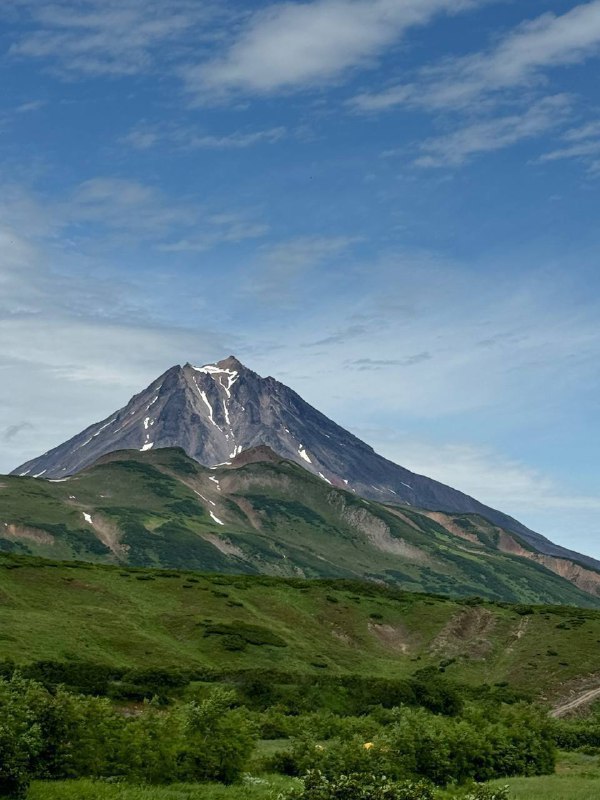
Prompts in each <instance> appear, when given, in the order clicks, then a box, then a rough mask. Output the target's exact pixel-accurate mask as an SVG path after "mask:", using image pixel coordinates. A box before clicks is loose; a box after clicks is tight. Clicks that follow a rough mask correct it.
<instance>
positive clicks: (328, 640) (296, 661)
mask: <svg viewBox="0 0 600 800" xmlns="http://www.w3.org/2000/svg"><path fill="white" fill-rule="evenodd" d="M223 624H225V625H226V626H227V625H229V626H232V629H229V628H227V627H226V628H224V629H222V633H227V632H235V631H237V632H240V631H241V634H242V636H245V635H246V633H247V631H248V630H250V631H251V633H252V629H248V628H247V627H244V626H248V625H251V626H258V627H259V630H258V634H259V635H258V640H259V641H260V640H261V639H262V641H263V642H264V643H263V644H260V643H259V644H252V643H249V644H247V646H246V647H245V649H243V650H241V651H230V650H228V649H226V646H225V645H226V643H227V639H225V637H224V636H223V635H222V633H211V630H213V629H214V626H215V625H223ZM207 634H208V635H207ZM277 637H279V638H280V639H282V640H283V643H284V644H285V645H286V646H277V644H278V643H279V644H281V642H278V641H277ZM252 638H253V636H252V635H251V636H250V639H252ZM599 640H600V612H599V611H595V610H580V609H572V608H565V607H554V608H552V607H540V608H537V609H536V610H535V613H533V614H528V615H525V616H523V615H521V614H519V613H518V610H517V611H516V610H515V609H514V608H513V607H510V606H502V605H497V604H494V603H485V604H482V605H476V606H471V605H469V604H468V601H466V602H465V601H462V602H461V601H452V600H447V599H444V598H435V597H431V596H427V595H419V594H408V593H402V592H398V591H394V590H386V589H383V588H380V587H377V586H375V585H370V584H352V583H351V584H347V583H337V582H335V581H333V582H305V581H300V580H291V579H277V578H267V577H250V576H216V575H200V574H193V573H177V572H160V571H154V570H127V571H125V570H123V569H122V568H119V567H108V566H98V565H89V564H73V563H72V564H66V563H65V564H60V563H53V562H46V561H42V560H38V561H36V560H34V559H30V558H27V557H19V556H17V557H15V556H0V658H2V657H3V658H12V659H14V660H16V661H17V662H18V663H30V662H32V661H36V660H43V659H54V660H58V661H68V660H79V659H83V660H86V661H94V662H101V663H106V664H112V665H115V666H125V667H144V668H145V667H165V668H168V667H194V666H208V667H213V668H216V669H220V670H223V669H226V670H237V669H243V670H256V669H271V668H275V669H281V670H284V671H298V672H304V673H311V674H340V673H360V674H363V675H364V674H368V675H373V676H388V677H403V676H408V675H410V674H412V673H413V672H415V670H417V669H419V668H422V667H425V666H428V665H430V664H431V665H438V664H439V663H440V662H441V661H442V660H450V659H455V660H454V661H453V663H451V664H450V665H449V666H448V667H447V674H448V675H449V676H451V677H455V678H457V679H459V680H461V681H465V682H468V683H471V684H473V685H479V684H481V683H484V682H487V683H495V682H501V681H509V682H510V683H511V684H512V685H514V686H515V687H517V688H521V689H524V690H528V691H531V692H534V693H536V694H537V693H539V692H544V691H551V692H554V691H555V690H557V688H558V686H559V685H561V684H563V683H564V682H570V681H574V680H575V679H577V678H579V677H583V676H586V675H590V674H592V673H594V672H595V671H597V668H598V659H597V647H598V645H597V642H598V641H599ZM270 641H274V644H272V643H270Z"/></svg>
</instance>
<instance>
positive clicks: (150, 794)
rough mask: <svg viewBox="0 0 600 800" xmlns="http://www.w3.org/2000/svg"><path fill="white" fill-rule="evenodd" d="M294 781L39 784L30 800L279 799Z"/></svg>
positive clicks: (275, 777) (273, 777)
mask: <svg viewBox="0 0 600 800" xmlns="http://www.w3.org/2000/svg"><path fill="white" fill-rule="evenodd" d="M293 784H294V781H293V780H290V779H289V778H283V777H281V776H278V775H269V776H266V777H264V778H250V777H249V778H248V779H246V780H245V781H244V782H243V783H241V784H239V785H234V786H224V785H223V784H219V783H215V784H175V785H172V786H160V787H154V786H147V787H145V786H129V785H127V784H121V783H109V782H107V781H84V780H80V781H57V782H54V783H50V782H41V781H39V782H37V783H34V784H33V785H32V787H31V788H30V790H29V794H28V795H27V800H277V797H278V796H279V795H280V793H281V792H282V791H283V790H285V789H287V788H290V787H291V786H292V785H293Z"/></svg>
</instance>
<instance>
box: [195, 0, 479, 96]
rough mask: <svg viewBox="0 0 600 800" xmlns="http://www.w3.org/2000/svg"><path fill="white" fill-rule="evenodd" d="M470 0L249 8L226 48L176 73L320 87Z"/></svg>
mask: <svg viewBox="0 0 600 800" xmlns="http://www.w3.org/2000/svg"><path fill="white" fill-rule="evenodd" d="M477 4H478V3H477V2H476V0H403V2H398V0H314V1H313V2H310V3H297V2H282V3H276V4H274V5H272V6H271V7H269V8H267V9H264V10H261V11H259V12H256V13H255V14H253V15H252V16H251V17H250V19H249V21H248V24H247V25H246V26H245V27H243V28H242V30H241V32H240V34H239V35H238V37H237V38H236V40H235V41H234V42H233V43H232V44H231V46H230V47H229V49H228V50H227V51H226V52H225V53H224V54H223V55H220V56H217V57H216V58H214V59H213V60H211V61H208V62H206V63H201V64H198V65H195V66H190V67H188V68H187V69H185V70H184V72H183V73H182V74H183V76H184V78H185V80H186V81H187V84H188V87H189V89H190V90H191V91H193V92H198V93H200V94H207V93H208V94H213V93H216V94H219V93H221V92H227V91H230V90H234V91H237V90H240V91H248V92H258V93H268V92H274V91H281V90H284V91H288V90H294V89H302V88H306V87H312V86H320V85H323V84H327V83H329V82H331V81H334V80H337V79H338V78H339V77H340V76H341V75H342V74H343V73H344V72H346V71H347V70H349V69H352V68H355V67H359V66H365V65H367V66H368V65H370V64H371V63H372V61H373V59H376V58H377V56H378V55H379V54H380V53H381V52H382V51H384V50H385V49H387V48H388V47H390V46H391V45H393V44H394V43H395V42H397V41H398V40H399V39H400V38H401V37H402V35H403V34H404V33H405V31H406V30H407V29H409V28H411V27H413V26H416V25H423V24H426V23H427V22H429V21H430V20H431V18H432V17H434V16H435V15H437V14H440V13H449V14H454V13H460V12H462V11H464V10H467V9H469V8H472V7H473V6H475V5H477Z"/></svg>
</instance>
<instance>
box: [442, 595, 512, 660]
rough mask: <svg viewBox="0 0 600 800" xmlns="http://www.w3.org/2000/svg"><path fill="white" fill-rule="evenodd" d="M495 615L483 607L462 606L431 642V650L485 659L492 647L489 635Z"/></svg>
mask: <svg viewBox="0 0 600 800" xmlns="http://www.w3.org/2000/svg"><path fill="white" fill-rule="evenodd" d="M496 622H497V620H496V618H495V616H494V615H493V614H492V613H491V612H490V611H488V610H487V609H485V608H478V607H474V608H464V609H462V610H461V611H459V612H458V614H455V615H454V616H453V617H452V619H450V620H449V622H448V623H447V624H446V625H445V627H444V628H443V629H442V630H441V631H440V633H439V634H438V635H437V636H436V637H435V639H434V640H433V642H432V644H431V652H432V653H436V654H440V655H445V656H450V657H452V658H454V657H456V656H461V655H462V656H468V657H469V658H470V659H475V660H477V659H481V660H482V659H485V658H486V657H487V656H488V655H489V654H490V653H491V652H492V649H493V644H492V642H491V640H490V638H489V637H490V635H491V633H492V631H493V630H494V628H495V626H496Z"/></svg>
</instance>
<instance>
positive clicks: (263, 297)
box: [242, 236, 360, 304]
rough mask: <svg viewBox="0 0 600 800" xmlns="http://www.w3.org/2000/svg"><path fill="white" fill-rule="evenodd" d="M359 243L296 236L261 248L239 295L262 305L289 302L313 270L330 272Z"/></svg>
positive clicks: (347, 239) (343, 238)
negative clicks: (250, 275) (246, 296)
mask: <svg viewBox="0 0 600 800" xmlns="http://www.w3.org/2000/svg"><path fill="white" fill-rule="evenodd" d="M358 241H360V239H359V238H358V237H353V236H299V237H296V238H294V239H289V240H285V241H281V242H276V243H273V244H268V245H264V246H263V247H262V248H260V250H259V251H258V253H257V256H256V260H255V263H254V265H253V269H252V277H251V279H250V280H249V281H248V280H247V281H246V282H245V283H244V284H243V286H242V292H243V293H247V294H252V295H253V296H254V297H255V298H256V300H258V301H259V302H260V303H261V304H262V303H272V302H273V301H274V300H279V301H283V300H289V298H290V294H298V291H299V290H300V289H301V288H302V286H305V285H306V284H307V283H310V281H311V278H314V273H315V270H318V269H328V270H330V269H332V267H333V266H334V265H335V264H337V263H338V261H339V259H340V258H341V257H342V256H344V255H345V254H347V253H348V251H349V250H350V249H351V248H352V246H353V245H354V244H355V243H357V242H358Z"/></svg>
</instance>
